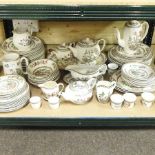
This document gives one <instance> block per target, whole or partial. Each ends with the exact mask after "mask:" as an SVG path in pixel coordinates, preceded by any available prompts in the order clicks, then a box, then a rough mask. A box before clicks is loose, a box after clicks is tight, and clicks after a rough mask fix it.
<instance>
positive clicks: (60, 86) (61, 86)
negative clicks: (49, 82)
mask: <svg viewBox="0 0 155 155" xmlns="http://www.w3.org/2000/svg"><path fill="white" fill-rule="evenodd" d="M58 87H59V88H60V91H59V93H58V96H60V95H61V93H62V91H63V89H64V84H63V83H58Z"/></svg>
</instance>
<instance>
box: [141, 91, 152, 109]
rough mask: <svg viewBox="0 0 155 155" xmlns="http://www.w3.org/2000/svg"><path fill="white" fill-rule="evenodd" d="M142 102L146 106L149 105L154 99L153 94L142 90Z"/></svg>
mask: <svg viewBox="0 0 155 155" xmlns="http://www.w3.org/2000/svg"><path fill="white" fill-rule="evenodd" d="M141 97H142V103H143V105H144V106H146V107H148V108H149V107H151V106H152V104H153V102H154V101H155V95H154V94H153V93H151V92H144V93H142V94H141Z"/></svg>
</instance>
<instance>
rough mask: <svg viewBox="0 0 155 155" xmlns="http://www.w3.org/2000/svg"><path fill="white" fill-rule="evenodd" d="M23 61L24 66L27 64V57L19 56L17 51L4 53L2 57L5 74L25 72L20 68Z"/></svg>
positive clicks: (21, 73)
mask: <svg viewBox="0 0 155 155" xmlns="http://www.w3.org/2000/svg"><path fill="white" fill-rule="evenodd" d="M23 61H25V63H26V66H28V63H29V62H28V59H27V58H26V57H21V58H20V56H19V54H17V53H9V54H5V55H4V56H3V59H2V64H3V70H4V74H5V75H14V74H19V75H23V74H25V71H24V70H23V69H22V67H25V66H23V65H22V64H23V63H22V62H23Z"/></svg>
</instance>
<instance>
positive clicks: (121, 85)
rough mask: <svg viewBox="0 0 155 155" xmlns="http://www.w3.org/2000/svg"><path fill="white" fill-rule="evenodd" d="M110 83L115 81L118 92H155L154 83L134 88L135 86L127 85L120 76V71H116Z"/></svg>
mask: <svg viewBox="0 0 155 155" xmlns="http://www.w3.org/2000/svg"><path fill="white" fill-rule="evenodd" d="M110 79H111V80H112V81H116V88H115V89H116V90H118V91H120V92H123V93H125V92H132V93H136V94H139V93H142V92H144V91H150V92H153V91H155V84H154V82H153V83H152V84H150V85H147V86H145V87H136V85H132V86H131V85H129V84H128V83H127V82H126V81H124V80H123V79H122V76H121V71H120V70H118V71H116V72H115V73H114V74H113V75H112V76H111V78H110Z"/></svg>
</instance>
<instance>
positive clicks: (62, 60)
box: [48, 43, 77, 69]
mask: <svg viewBox="0 0 155 155" xmlns="http://www.w3.org/2000/svg"><path fill="white" fill-rule="evenodd" d="M49 51H50V53H49V55H48V59H51V60H53V61H54V62H56V63H57V65H58V67H59V69H64V68H65V67H67V66H68V65H73V64H77V59H76V58H75V57H74V56H73V53H72V51H71V50H70V49H69V45H68V44H65V43H63V44H61V45H59V46H57V47H56V48H55V49H54V50H52V49H49Z"/></svg>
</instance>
